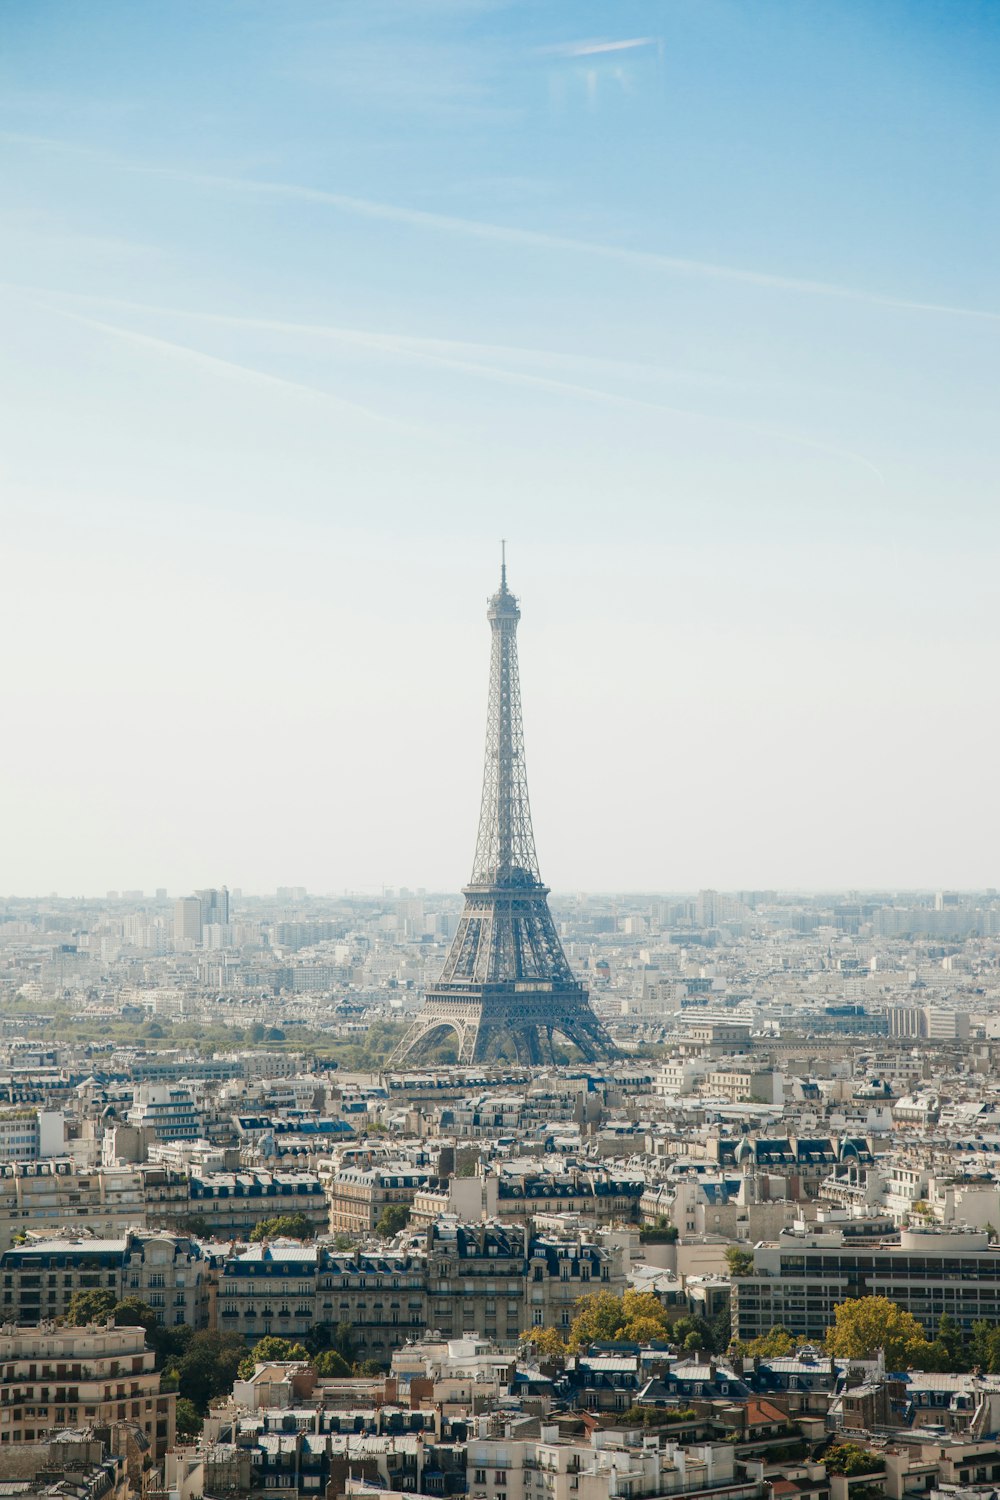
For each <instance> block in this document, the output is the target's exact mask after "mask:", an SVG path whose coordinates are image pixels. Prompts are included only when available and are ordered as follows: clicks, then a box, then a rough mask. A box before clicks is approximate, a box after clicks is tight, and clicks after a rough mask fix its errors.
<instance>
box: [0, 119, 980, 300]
mask: <svg viewBox="0 0 1000 1500" xmlns="http://www.w3.org/2000/svg"><path fill="white" fill-rule="evenodd" d="M0 140H6V141H8V142H20V143H21V144H25V145H32V146H34V147H37V148H40V149H46V150H51V151H59V152H65V153H67V154H83V155H86V156H88V157H90V158H91V159H93V160H99V161H102V162H104V163H105V164H106V165H109V166H114V167H116V168H117V169H118V170H121V171H129V172H138V173H141V174H143V175H147V176H153V177H158V178H160V179H161V180H169V181H174V182H183V183H189V184H190V185H191V186H193V187H205V188H210V189H212V190H213V191H225V192H230V193H233V194H237V195H240V194H241V195H243V196H245V197H251V198H253V197H256V198H273V199H275V200H279V201H294V202H300V203H314V204H325V205H326V206H327V207H329V208H331V209H334V210H335V211H336V212H338V213H343V214H350V215H352V216H354V217H357V218H367V219H376V220H379V219H381V220H385V221H386V222H390V223H395V224H407V225H409V226H410V227H411V228H414V229H421V230H426V231H428V232H431V233H436V234H450V235H458V236H463V237H465V238H470V239H479V240H486V241H489V242H490V243H493V244H503V245H511V246H516V247H519V248H521V249H525V250H546V251H556V252H561V253H565V254H572V255H582V256H590V257H594V258H598V259H602V260H609V261H613V262H615V263H617V264H619V265H624V266H630V267H634V268H636V269H639V268H644V269H646V270H649V271H660V272H664V273H666V274H669V275H677V276H691V277H700V278H705V279H708V280H714V281H726V282H733V283H736V284H739V285H744V286H755V287H761V288H765V289H771V290H774V291H784V292H793V293H797V294H800V295H803V296H813V297H831V298H837V299H840V300H843V301H848V302H857V303H863V304H865V305H866V306H869V307H884V308H894V309H896V310H898V311H901V312H919V313H934V314H939V315H944V316H948V317H958V318H980V319H983V320H985V321H987V322H991V323H996V322H1000V312H992V311H990V310H988V309H984V308H976V307H961V306H956V305H955V304H953V303H945V302H932V301H922V300H918V299H911V298H903V297H893V296H889V295H886V294H884V293H881V292H872V291H865V290H863V289H860V288H857V287H850V286H843V285H841V284H839V283H837V282H830V281H814V280H812V279H810V278H808V277H801V276H785V275H780V274H777V273H775V272H770V271H757V270H750V269H747V268H745V267H742V266H729V265H720V264H717V263H716V262H713V261H704V260H693V259H688V258H685V257H683V256H673V255H663V254H660V253H659V252H658V251H655V250H637V249H633V248H631V247H630V246H627V245H611V244H607V243H603V242H600V241H596V240H581V239H575V238H573V237H572V236H569V235H561V234H552V233H550V232H548V231H547V230H538V229H522V228H519V227H517V226H513V225H506V224H496V223H492V222H489V221H487V220H481V219H467V218H463V217H461V216H459V215H456V214H444V213H438V212H436V211H434V210H431V209H420V208H409V207H406V206H405V205H401V204H398V203H385V202H381V201H379V200H377V199H371V198H358V197H354V196H352V195H350V194H347V193H337V192H331V191H330V190H328V189H326V188H315V187H308V186H304V185H302V184H299V183H288V182H274V181H267V180H264V179H261V178H249V177H232V176H228V175H226V174H220V173H208V172H198V171H194V170H191V169H188V168H185V167H169V166H157V165H152V164H150V163H147V162H135V161H130V160H128V159H127V158H122V157H118V156H114V155H113V154H112V153H110V152H101V151H95V150H93V149H91V148H89V147H81V146H77V145H75V144H74V143H72V142H68V141H58V140H50V139H46V138H44V137H39V136H24V135H18V134H13V133H4V132H0Z"/></svg>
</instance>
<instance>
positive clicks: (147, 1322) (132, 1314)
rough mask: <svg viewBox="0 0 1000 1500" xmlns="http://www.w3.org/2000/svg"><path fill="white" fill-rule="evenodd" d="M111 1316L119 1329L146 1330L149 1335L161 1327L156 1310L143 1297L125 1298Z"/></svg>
mask: <svg viewBox="0 0 1000 1500" xmlns="http://www.w3.org/2000/svg"><path fill="white" fill-rule="evenodd" d="M111 1316H112V1317H113V1318H114V1320H115V1325H116V1326H117V1327H118V1328H145V1330H146V1332H147V1333H152V1332H153V1330H154V1329H156V1328H159V1326H160V1317H159V1314H158V1313H157V1311H156V1308H155V1307H150V1305H149V1303H148V1302H143V1300H142V1298H141V1297H123V1298H122V1300H121V1301H120V1302H116V1303H115V1305H114V1307H113V1309H112V1312H111Z"/></svg>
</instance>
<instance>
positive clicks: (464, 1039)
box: [458, 1021, 482, 1066]
mask: <svg viewBox="0 0 1000 1500" xmlns="http://www.w3.org/2000/svg"><path fill="white" fill-rule="evenodd" d="M481 1032H482V1026H481V1024H480V1022H479V1021H467V1022H466V1023H465V1025H464V1027H463V1028H462V1031H461V1034H460V1036H459V1044H458V1060H459V1062H460V1063H464V1064H465V1065H466V1066H468V1064H469V1063H474V1062H478V1061H479V1059H480V1057H481V1056H482V1051H481V1048H480V1045H479V1038H480V1034H481Z"/></svg>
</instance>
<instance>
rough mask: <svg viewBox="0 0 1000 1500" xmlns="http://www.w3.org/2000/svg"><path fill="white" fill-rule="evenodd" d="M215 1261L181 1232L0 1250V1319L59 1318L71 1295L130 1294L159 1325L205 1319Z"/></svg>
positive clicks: (192, 1324)
mask: <svg viewBox="0 0 1000 1500" xmlns="http://www.w3.org/2000/svg"><path fill="white" fill-rule="evenodd" d="M214 1281H215V1266H214V1263H213V1261H212V1259H211V1256H210V1254H209V1252H207V1251H205V1250H203V1248H202V1247H201V1245H199V1244H198V1243H197V1241H195V1240H192V1239H190V1238H189V1237H188V1236H186V1235H184V1236H181V1235H173V1234H167V1233H157V1232H154V1231H143V1230H130V1231H129V1232H128V1233H127V1234H126V1235H124V1236H122V1237H121V1238H120V1239H82V1240H73V1239H54V1240H36V1241H34V1242H29V1243H28V1244H24V1245H16V1246H14V1247H13V1248H11V1249H10V1250H5V1251H4V1252H3V1254H2V1255H0V1319H2V1321H3V1322H5V1323H7V1322H15V1323H19V1324H26V1325H27V1324H38V1323H41V1322H43V1321H45V1320H49V1319H52V1318H62V1317H65V1316H66V1313H67V1312H68V1310H69V1304H70V1300H71V1298H72V1297H73V1294H74V1293H75V1292H92V1291H108V1292H111V1293H112V1294H113V1296H114V1297H115V1299H116V1300H120V1299H121V1298H123V1297H138V1298H140V1300H141V1301H143V1302H148V1303H149V1305H150V1306H151V1307H152V1308H154V1309H155V1311H156V1313H157V1315H158V1316H159V1318H160V1321H161V1322H162V1323H166V1324H181V1323H187V1324H188V1325H189V1326H190V1327H192V1328H203V1327H205V1326H206V1325H207V1324H208V1322H209V1321H210V1316H211V1303H212V1296H213V1287H214Z"/></svg>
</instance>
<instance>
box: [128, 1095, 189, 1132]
mask: <svg viewBox="0 0 1000 1500" xmlns="http://www.w3.org/2000/svg"><path fill="white" fill-rule="evenodd" d="M128 1123H129V1124H130V1125H134V1126H136V1127H137V1128H138V1129H145V1130H147V1131H148V1132H149V1133H150V1135H152V1136H155V1138H156V1140H158V1141H196V1140H198V1139H199V1138H200V1137H201V1136H202V1135H203V1134H204V1116H203V1114H202V1111H201V1110H200V1109H199V1108H198V1106H197V1104H196V1103H195V1101H194V1099H193V1098H192V1096H191V1093H190V1091H189V1090H188V1089H186V1088H180V1087H176V1086H173V1085H171V1084H166V1083H142V1084H140V1085H139V1087H138V1089H137V1090H136V1094H135V1103H134V1104H133V1106H132V1108H131V1109H130V1110H129V1112H128Z"/></svg>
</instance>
